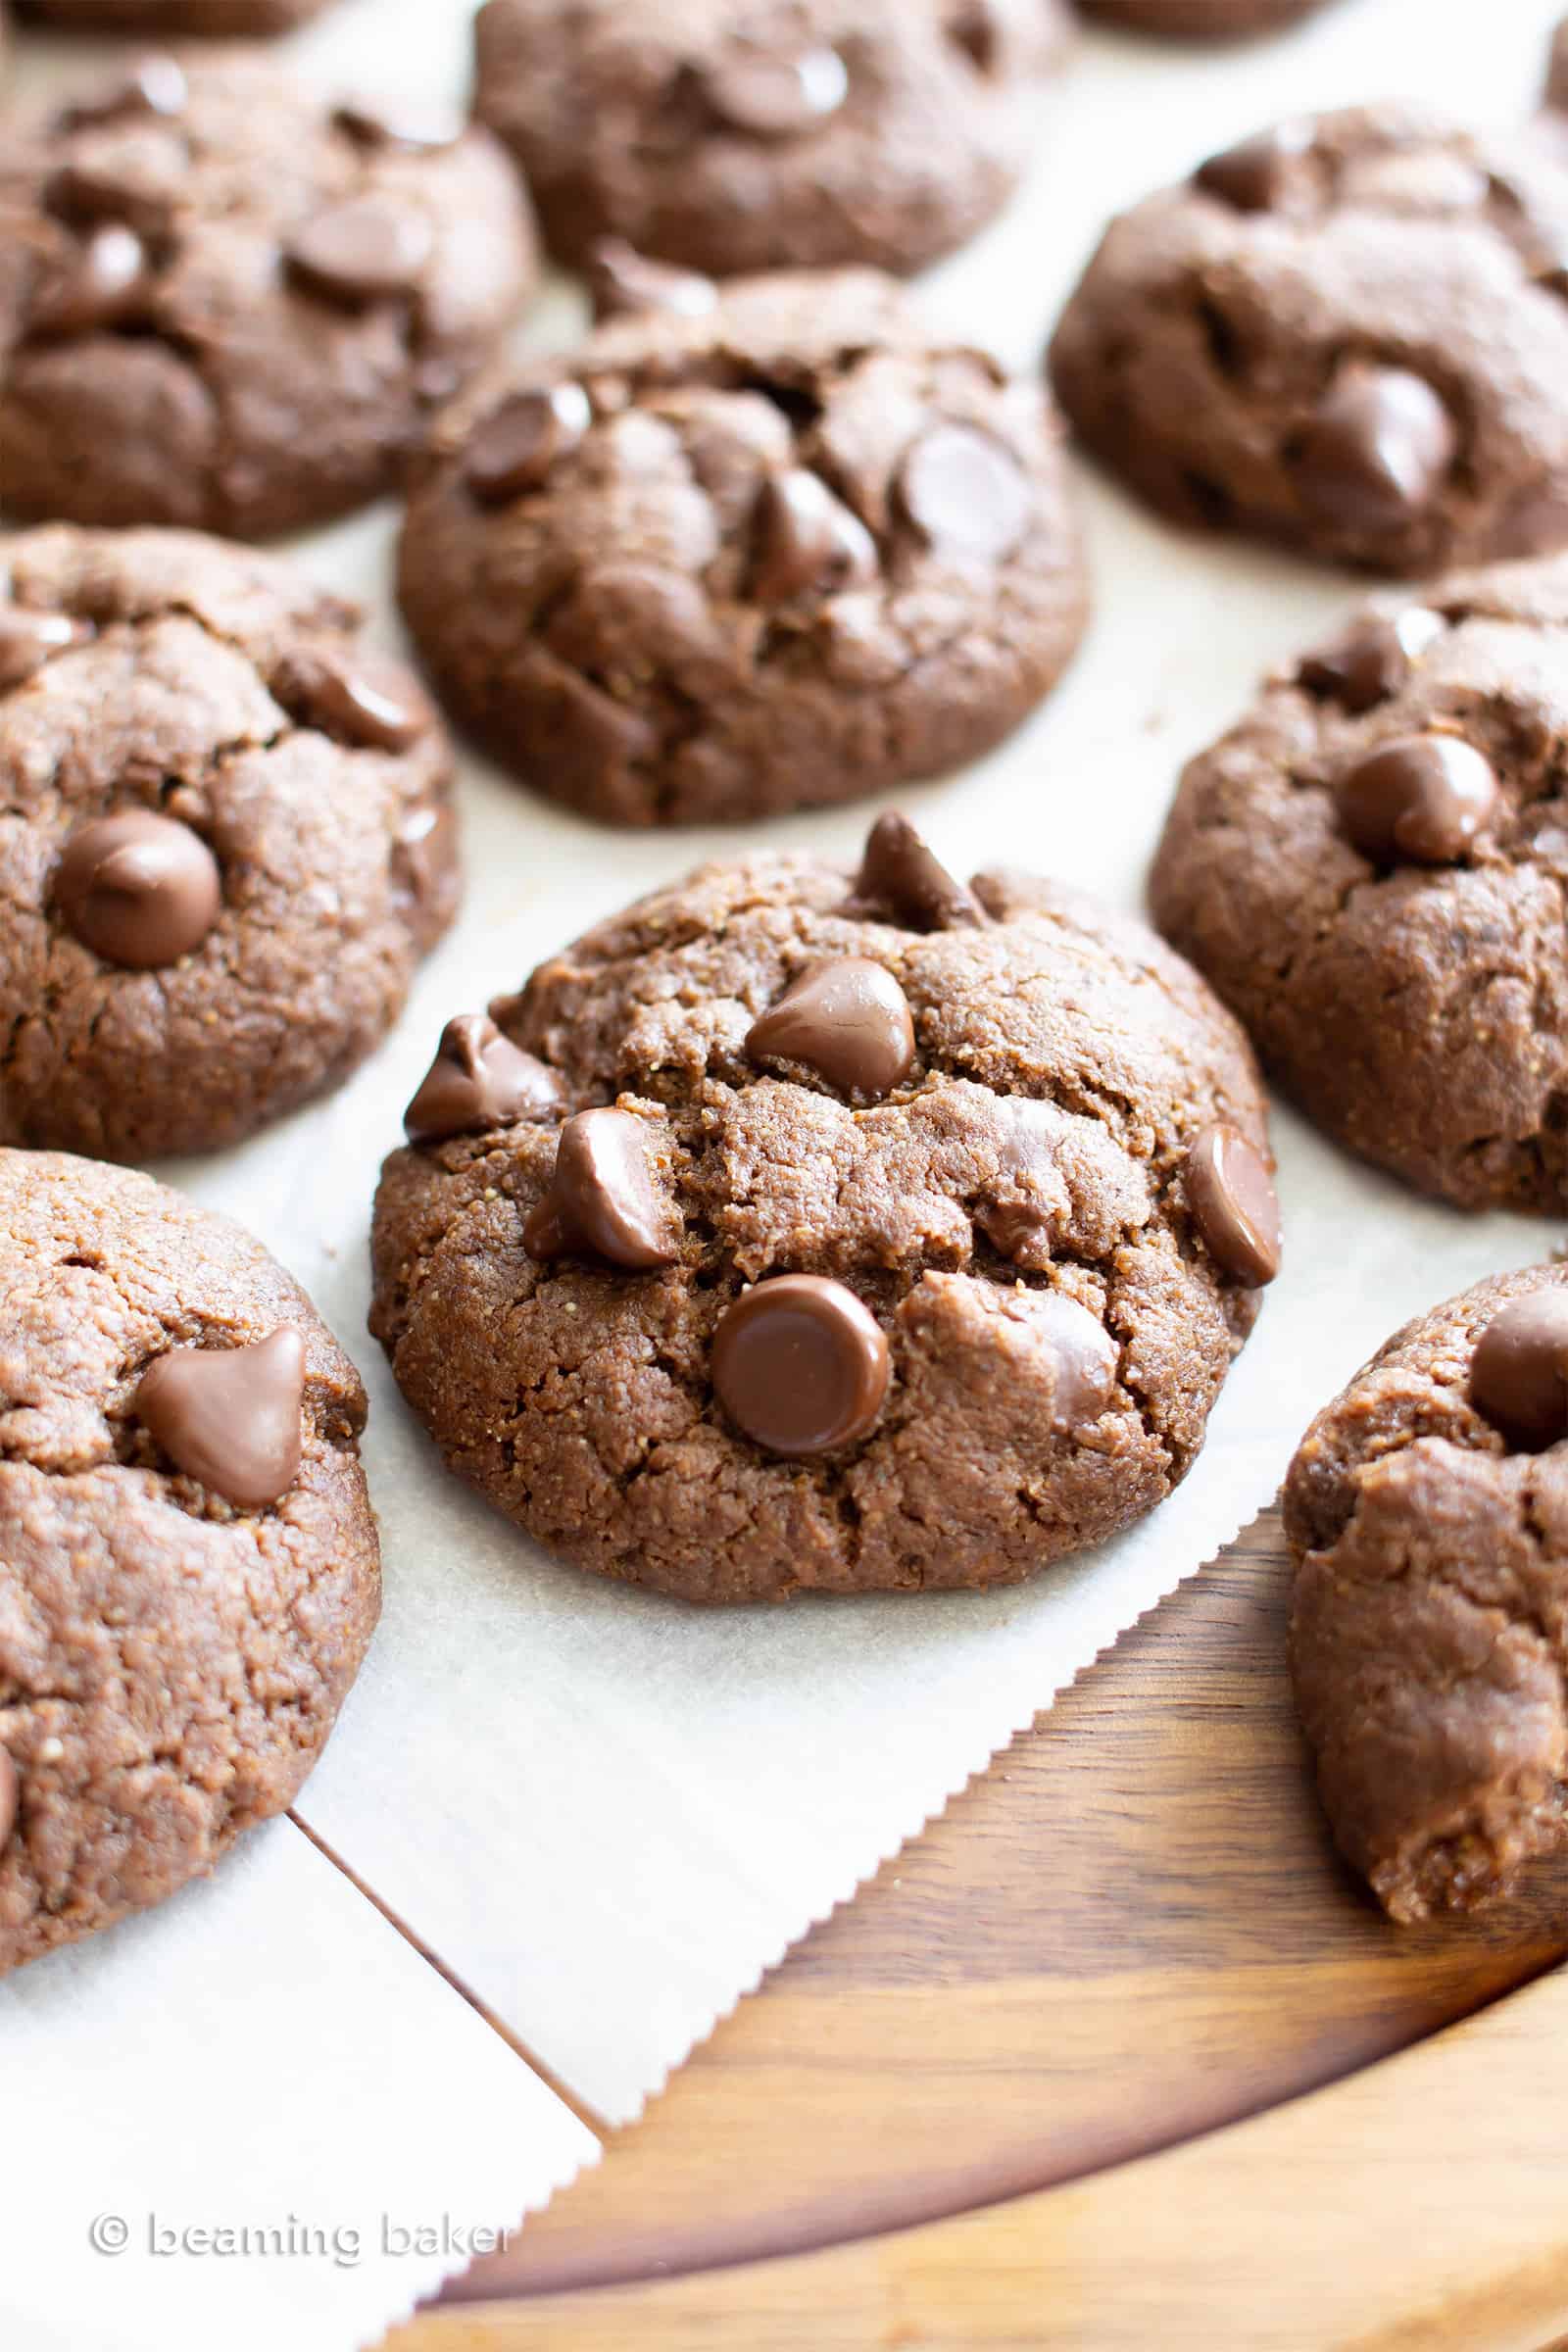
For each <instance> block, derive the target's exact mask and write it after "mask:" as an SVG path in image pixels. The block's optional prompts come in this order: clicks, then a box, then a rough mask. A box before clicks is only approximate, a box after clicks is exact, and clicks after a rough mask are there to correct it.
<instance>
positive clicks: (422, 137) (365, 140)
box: [332, 98, 463, 155]
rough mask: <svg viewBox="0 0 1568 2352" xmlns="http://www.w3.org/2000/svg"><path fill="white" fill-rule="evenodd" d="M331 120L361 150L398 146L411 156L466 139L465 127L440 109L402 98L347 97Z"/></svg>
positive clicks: (335, 110)
mask: <svg viewBox="0 0 1568 2352" xmlns="http://www.w3.org/2000/svg"><path fill="white" fill-rule="evenodd" d="M332 120H333V122H334V123H336V124H337V127H338V129H339V130H341V131H346V132H347V134H348V136H349V137H350V138H351V139H354V140H357V141H358V143H359V144H360V146H362V147H396V148H400V149H402V150H403V151H404V152H405V153H407V154H411V155H413V154H421V155H422V154H433V153H434V152H435V151H436V150H437V149H439V148H442V147H455V146H456V145H457V143H458V141H459V139H461V138H462V136H463V124H462V123H459V122H457V121H455V120H454V118H453V117H452V116H451V115H449V114H446V113H445V112H444V111H443V110H441V109H440V108H437V107H421V106H419V105H418V104H417V103H412V102H410V101H409V100H407V99H402V98H388V99H373V98H346V99H345V100H344V101H343V102H342V104H341V105H339V106H335V107H334V108H333V109H332Z"/></svg>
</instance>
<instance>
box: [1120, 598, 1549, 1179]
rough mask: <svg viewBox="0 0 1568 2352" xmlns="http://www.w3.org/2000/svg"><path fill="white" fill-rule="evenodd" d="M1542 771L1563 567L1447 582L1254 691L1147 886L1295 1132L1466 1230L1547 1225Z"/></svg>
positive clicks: (1178, 806) (1174, 821)
mask: <svg viewBox="0 0 1568 2352" xmlns="http://www.w3.org/2000/svg"><path fill="white" fill-rule="evenodd" d="M1456 747H1457V752H1456ZM1565 747H1568V559H1563V558H1555V559H1550V560H1547V561H1544V562H1538V563H1534V564H1507V565H1501V566H1496V567H1494V568H1492V569H1490V570H1484V571H1480V572H1475V573H1470V574H1456V575H1453V576H1450V577H1448V578H1446V579H1443V580H1440V581H1437V582H1434V583H1433V584H1432V586H1431V587H1429V588H1428V589H1426V590H1425V591H1423V592H1421V593H1419V594H1416V595H1411V596H1409V597H1406V598H1404V599H1402V600H1401V599H1398V598H1396V597H1388V598H1384V599H1381V600H1379V602H1378V603H1377V604H1376V605H1373V606H1369V607H1367V608H1365V609H1364V610H1363V611H1361V612H1360V613H1356V614H1354V615H1352V617H1351V618H1350V620H1349V621H1348V624H1347V625H1346V627H1345V628H1344V629H1343V630H1342V631H1340V632H1337V633H1335V634H1334V635H1332V636H1331V637H1330V638H1329V639H1328V640H1327V641H1326V643H1325V644H1324V645H1322V646H1320V647H1318V648H1316V649H1315V650H1314V652H1313V653H1311V654H1309V655H1308V656H1306V657H1305V658H1304V659H1303V661H1302V662H1300V663H1299V664H1298V665H1296V666H1295V667H1294V668H1288V669H1285V670H1282V671H1281V672H1280V673H1279V674H1278V675H1277V676H1275V677H1274V678H1273V679H1271V680H1270V681H1269V682H1268V684H1267V685H1266V686H1265V688H1264V690H1263V692H1262V694H1261V696H1260V697H1259V700H1258V701H1257V703H1256V704H1255V705H1254V707H1253V709H1252V710H1251V711H1250V712H1249V714H1248V715H1247V716H1246V717H1245V718H1244V719H1243V720H1242V721H1241V722H1240V724H1239V725H1238V726H1236V727H1234V728H1233V729H1232V730H1231V732H1230V733H1229V734H1228V735H1226V736H1225V737H1223V738H1222V740H1221V741H1220V742H1219V743H1217V744H1215V745H1214V746H1213V747H1212V748H1211V749H1210V750H1208V751H1206V752H1203V753H1201V754H1200V756H1199V757H1198V758H1197V759H1196V760H1194V761H1193V762H1192V764H1191V765H1190V766H1189V768H1188V769H1187V771H1186V774H1185V775H1184V776H1183V778H1182V783H1181V788H1180V791H1179V792H1178V794H1177V797H1176V802H1175V806H1174V808H1173V809H1172V811H1171V815H1170V818H1169V821H1168V823H1167V825H1166V829H1165V834H1164V838H1163V840H1162V842H1161V844H1160V848H1159V853H1158V857H1157V858H1156V861H1155V864H1154V869H1153V875H1152V885H1151V903H1152V908H1153V912H1154V917H1155V920H1156V922H1157V923H1158V925H1159V928H1160V929H1161V930H1162V931H1163V932H1164V934H1165V936H1166V938H1167V939H1169V940H1170V941H1172V943H1173V944H1174V945H1175V946H1176V947H1178V948H1180V950H1181V951H1182V953H1183V954H1184V955H1186V956H1190V957H1191V958H1192V960H1193V961H1194V962H1195V963H1196V964H1197V965H1198V966H1199V968H1200V970H1201V971H1203V972H1204V973H1206V975H1207V976H1208V978H1209V980H1210V981H1211V982H1212V983H1213V985H1214V987H1215V989H1216V990H1217V991H1218V993H1219V995H1220V996H1221V997H1223V998H1224V1000H1225V1002H1226V1003H1227V1004H1228V1005H1230V1006H1231V1007H1232V1009H1233V1010H1234V1011H1235V1012H1237V1013H1238V1014H1239V1015H1240V1016H1241V1019H1242V1021H1243V1023H1244V1024H1245V1026H1246V1027H1247V1028H1248V1030H1249V1031H1250V1035H1251V1038H1252V1042H1253V1044H1254V1045H1255V1046H1256V1047H1257V1049H1258V1052H1259V1054H1260V1055H1261V1057H1262V1059H1263V1062H1264V1065H1265V1067H1267V1068H1268V1069H1269V1070H1270V1071H1271V1073H1272V1074H1273V1075H1274V1076H1275V1077H1277V1078H1278V1079H1279V1081H1280V1083H1281V1084H1282V1085H1283V1086H1284V1087H1285V1088H1286V1089H1287V1091H1288V1092H1289V1093H1291V1094H1292V1095H1294V1096H1295V1098H1296V1099H1297V1101H1298V1102H1299V1103H1300V1104H1301V1106H1302V1108H1303V1109H1304V1110H1305V1111H1306V1112H1307V1114H1308V1115H1309V1117H1311V1118H1312V1119H1314V1120H1315V1121H1316V1122H1317V1123H1318V1124H1319V1125H1320V1126H1322V1127H1324V1128H1325V1129H1327V1131H1328V1132H1329V1133H1330V1134H1331V1135H1333V1136H1335V1137H1337V1138H1338V1140H1339V1141H1340V1142H1342V1143H1344V1144H1346V1145H1348V1147H1349V1149H1350V1150H1352V1151H1354V1152H1360V1153H1362V1154H1363V1155H1364V1156H1365V1157H1367V1158H1369V1159H1373V1160H1375V1161H1377V1162H1378V1163H1379V1165H1381V1166H1383V1167H1386V1168H1390V1169H1393V1170H1394V1171H1395V1172H1396V1173H1397V1174H1398V1175H1401V1176H1403V1177H1405V1178H1407V1179H1408V1180H1409V1182H1411V1183H1412V1184H1415V1185H1419V1186H1420V1187H1421V1189H1422V1190H1423V1191H1425V1192H1431V1193H1438V1194H1441V1195H1443V1196H1444V1197H1445V1198H1446V1199H1447V1200H1450V1201H1457V1202H1459V1203H1460V1204H1461V1205H1462V1206H1465V1207H1483V1206H1486V1205H1488V1204H1491V1203H1498V1204H1506V1205H1509V1206H1513V1207H1518V1208H1534V1209H1545V1210H1555V1211H1558V1212H1560V1211H1561V1210H1562V1209H1563V1208H1564V1206H1565V1205H1568V936H1565V932H1564V923H1563V907H1564V894H1565V892H1568V749H1565ZM1391 754H1392V760H1391V759H1390V755H1391ZM1476 755H1479V758H1478V759H1477V758H1476V757H1475V756H1476ZM1435 756H1436V758H1438V759H1439V760H1445V761H1446V763H1447V765H1448V768H1449V771H1450V778H1451V776H1452V775H1453V774H1458V775H1459V777H1460V780H1461V782H1463V783H1465V784H1466V785H1468V783H1469V779H1470V777H1471V776H1472V775H1473V777H1474V779H1475V780H1476V784H1477V786H1478V790H1477V791H1476V793H1475V796H1474V798H1473V799H1472V801H1471V803H1470V806H1469V807H1468V809H1462V808H1460V806H1459V805H1458V803H1457V802H1456V801H1454V800H1453V799H1452V792H1451V782H1446V779H1445V776H1444V773H1443V770H1442V768H1439V769H1437V770H1436V772H1432V768H1431V763H1432V761H1433V760H1434V757H1435ZM1456 757H1457V759H1458V760H1459V761H1460V762H1461V763H1462V765H1461V766H1460V767H1459V768H1455V767H1454V765H1453V762H1454V760H1455V758H1456ZM1368 787H1370V788H1371V790H1372V792H1373V793H1374V796H1375V795H1377V794H1378V793H1380V792H1381V794H1382V795H1383V805H1382V814H1383V816H1384V817H1385V818H1392V819H1393V820H1394V821H1395V822H1396V823H1397V824H1400V825H1402V827H1403V831H1404V841H1405V843H1408V844H1409V846H1408V847H1406V846H1403V845H1402V844H1401V842H1400V840H1399V839H1398V838H1397V835H1396V836H1392V837H1389V838H1385V839H1379V838H1378V831H1379V828H1378V826H1377V825H1376V824H1374V825H1373V826H1372V827H1371V829H1370V830H1369V829H1368V825H1367V821H1366V820H1367V817H1368V815H1369V814H1371V815H1376V813H1377V811H1376V810H1375V809H1369V808H1368V807H1367V806H1366V804H1365V794H1366V791H1367V789H1368ZM1411 787H1414V798H1413V800H1412V802H1411V805H1410V806H1408V807H1404V806H1403V805H1402V799H1401V795H1402V794H1403V793H1406V792H1408V790H1409V788H1411ZM1423 792H1425V793H1426V795H1427V796H1428V797H1427V804H1426V806H1425V808H1424V809H1418V808H1417V807H1416V806H1415V805H1414V801H1415V800H1419V799H1420V797H1421V794H1422V793H1423ZM1434 796H1435V797H1434ZM1445 814H1446V820H1447V823H1448V825H1451V826H1452V828H1453V830H1452V834H1451V838H1450V837H1448V836H1447V833H1446V826H1445V822H1444V821H1443V820H1444V818H1445ZM1423 819H1424V830H1423ZM1467 827H1473V830H1470V831H1469V832H1468V835H1467V833H1466V828H1467ZM1412 828H1414V829H1413V830H1412Z"/></svg>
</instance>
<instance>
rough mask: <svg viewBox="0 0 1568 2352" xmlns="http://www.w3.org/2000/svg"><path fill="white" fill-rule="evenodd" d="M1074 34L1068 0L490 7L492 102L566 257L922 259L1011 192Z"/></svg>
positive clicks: (551, 2) (714, 263)
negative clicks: (605, 253) (634, 249)
mask: <svg viewBox="0 0 1568 2352" xmlns="http://www.w3.org/2000/svg"><path fill="white" fill-rule="evenodd" d="M1065 34H1066V16H1065V12H1064V10H1063V9H1062V7H1061V5H1060V0H755V5H751V6H748V7H747V8H744V9H740V10H737V9H736V8H735V7H733V6H731V5H729V4H728V0H664V5H662V6H661V7H660V8H657V9H642V10H628V9H626V8H624V7H623V6H621V5H620V0H488V5H487V6H486V7H484V8H482V9H481V10H480V11H479V16H478V23H477V40H478V89H477V97H476V102H475V103H476V106H477V110H478V114H479V117H480V119H481V121H483V122H485V123H489V124H490V125H491V127H492V128H493V129H494V130H496V131H497V132H499V134H500V135H501V137H502V138H503V139H505V140H506V142H507V144H508V146H510V147H511V148H512V150H513V152H514V154H515V156H516V158H517V161H518V162H519V164H520V165H521V166H522V168H523V170H524V172H526V173H527V176H528V182H529V185H530V186H531V188H532V189H533V191H534V194H535V196H536V197H537V199H538V204H539V211H540V215H541V218H542V220H543V222H544V228H545V234H546V237H547V238H548V240H549V243H550V245H551V248H552V250H553V251H554V252H556V253H557V254H558V255H559V256H560V257H561V259H562V260H563V261H564V262H567V263H572V264H578V265H580V264H581V263H582V262H583V261H584V260H585V259H586V258H587V255H588V253H589V251H590V249H591V247H592V245H593V244H594V242H595V240H596V239H597V238H599V237H602V236H607V235H613V236H620V237H625V238H628V239H629V240H630V241H631V242H632V244H634V245H636V246H638V247H640V248H641V249H642V250H643V251H644V252H647V253H651V254H657V255H660V256H662V257H663V258H664V259H666V260H669V261H675V262H682V263H685V264H687V265H688V266H690V267H692V268H695V269H698V270H712V271H714V272H716V273H718V274H719V275H727V274H729V273H731V272H733V271H737V270H770V269H780V268H788V269H801V268H822V267H824V266H826V265H828V264H834V263H843V262H869V263H873V264H875V265H876V266H877V267H878V268H880V269H885V270H918V269H921V268H923V266H924V265H925V264H926V263H927V262H931V261H935V260H936V258H937V257H938V255H940V254H944V253H949V252H951V251H952V250H953V249H954V248H955V247H956V246H958V245H961V244H963V242H964V241H965V239H966V238H968V237H971V236H973V235H974V234H975V232H976V230H977V229H979V228H981V227H983V226H984V224H985V223H986V221H989V220H990V219H991V218H992V216H993V215H994V214H995V213H997V212H1000V210H1001V209H1002V206H1003V205H1004V204H1005V202H1006V200H1007V198H1008V197H1009V196H1010V195H1011V193H1012V190H1013V188H1014V186H1015V185H1016V183H1017V179H1018V175H1019V172H1020V171H1021V170H1022V168H1023V165H1024V164H1025V162H1026V161H1027V160H1028V156H1029V151H1030V144H1031V139H1032V137H1033V135H1034V133H1035V123H1034V122H1033V121H1032V120H1031V118H1032V116H1033V114H1034V110H1035V106H1036V104H1037V101H1038V98H1039V91H1040V82H1041V79H1042V77H1043V75H1044V74H1045V73H1047V71H1048V70H1049V69H1050V68H1051V67H1052V66H1053V65H1054V63H1055V62H1056V59H1057V57H1058V54H1059V52H1060V50H1061V48H1062V46H1063V44H1064V39H1065Z"/></svg>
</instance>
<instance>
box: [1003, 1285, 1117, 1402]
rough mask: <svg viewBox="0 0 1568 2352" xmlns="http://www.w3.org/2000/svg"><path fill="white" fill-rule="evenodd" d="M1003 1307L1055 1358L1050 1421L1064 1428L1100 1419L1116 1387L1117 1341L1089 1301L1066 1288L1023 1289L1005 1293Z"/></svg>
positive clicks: (1008, 1314)
mask: <svg viewBox="0 0 1568 2352" xmlns="http://www.w3.org/2000/svg"><path fill="white" fill-rule="evenodd" d="M1003 1312H1004V1314H1005V1315H1007V1316H1008V1317H1009V1318H1011V1319H1013V1320H1016V1321H1018V1322H1021V1323H1025V1324H1027V1326H1028V1327H1029V1330H1030V1332H1031V1335H1032V1336H1033V1337H1035V1338H1037V1339H1040V1340H1042V1341H1044V1343H1045V1345H1046V1347H1047V1348H1049V1349H1050V1352H1051V1354H1052V1356H1053V1357H1054V1361H1055V1370H1056V1379H1055V1385H1054V1388H1053V1390H1052V1396H1051V1426H1052V1428H1053V1429H1054V1430H1058V1431H1061V1432H1063V1433H1065V1432H1068V1431H1071V1430H1075V1429H1087V1428H1090V1427H1092V1426H1093V1424H1094V1423H1095V1422H1096V1421H1098V1420H1099V1419H1100V1416H1101V1414H1102V1413H1103V1411H1104V1409H1105V1407H1106V1405H1107V1404H1108V1403H1109V1402H1110V1399H1111V1397H1112V1396H1113V1395H1114V1394H1115V1389H1116V1368H1117V1365H1118V1362H1119V1361H1120V1357H1119V1354H1118V1350H1117V1348H1116V1344H1115V1342H1114V1341H1113V1340H1112V1339H1111V1337H1110V1335H1109V1333H1108V1332H1107V1331H1106V1330H1105V1329H1104V1327H1103V1324H1101V1323H1099V1322H1097V1321H1096V1319H1095V1317H1094V1316H1093V1315H1092V1314H1091V1313H1090V1311H1089V1309H1088V1307H1087V1306H1081V1305H1080V1304H1079V1302H1078V1300H1077V1299H1070V1298H1069V1297H1068V1296H1067V1294H1066V1292H1065V1291H1024V1292H1021V1293H1020V1294H1018V1295H1017V1297H1016V1298H1009V1299H1005V1300H1004V1302H1003Z"/></svg>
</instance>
